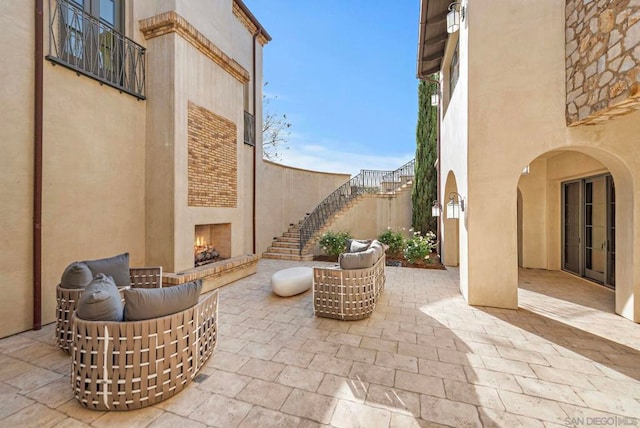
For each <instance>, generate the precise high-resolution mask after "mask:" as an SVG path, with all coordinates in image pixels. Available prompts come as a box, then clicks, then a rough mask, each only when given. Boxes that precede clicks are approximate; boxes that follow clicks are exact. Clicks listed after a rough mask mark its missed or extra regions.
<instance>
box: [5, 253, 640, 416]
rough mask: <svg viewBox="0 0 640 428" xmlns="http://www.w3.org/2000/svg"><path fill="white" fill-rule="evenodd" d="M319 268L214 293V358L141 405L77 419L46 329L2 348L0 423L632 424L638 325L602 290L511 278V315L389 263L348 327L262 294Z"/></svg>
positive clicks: (638, 371) (639, 373) (291, 300)
mask: <svg viewBox="0 0 640 428" xmlns="http://www.w3.org/2000/svg"><path fill="white" fill-rule="evenodd" d="M320 265H323V266H331V265H332V264H329V263H321V262H291V261H281V260H266V259H263V260H260V262H259V264H258V272H257V274H255V275H252V276H249V277H247V278H244V279H241V280H239V281H236V282H234V283H232V284H230V285H227V286H225V287H222V288H220V289H219V307H218V311H219V312H218V313H219V332H218V333H219V337H218V344H217V347H216V349H215V350H214V353H213V356H212V357H211V358H210V359H209V360H208V361H207V363H206V364H205V365H204V367H202V369H201V371H200V374H199V375H198V377H196V379H195V380H194V382H192V383H191V384H189V385H188V386H187V387H186V388H185V389H184V390H183V391H182V392H181V393H180V394H177V395H176V396H174V397H172V398H170V399H168V400H166V401H163V402H162V403H159V404H156V405H154V406H150V407H147V408H144V409H141V410H132V411H127V412H116V411H112V412H104V411H94V410H89V409H85V408H83V407H82V406H81V405H80V404H79V403H78V402H77V401H76V400H75V398H74V397H73V392H72V389H71V384H70V383H71V382H70V379H69V376H70V373H71V360H70V357H69V355H68V354H67V353H65V352H63V351H62V350H60V348H58V346H57V344H56V340H55V325H54V324H49V325H47V326H45V327H44V328H43V329H42V330H40V331H29V332H25V333H22V334H19V335H16V336H12V337H8V338H5V339H2V340H0V426H19V427H26V426H34V427H35V426H37V427H56V426H57V427H63V426H64V427H73V426H95V427H110V426H127V427H146V426H153V427H165V426H166V427H175V426H180V427H181V428H187V427H205V426H214V427H225V428H226V427H236V426H240V427H269V426H274V427H275V426H277V427H298V426H299V427H313V426H322V425H330V426H338V427H357V426H366V427H379V426H380V427H421V426H440V425H444V426H456V427H459V426H481V425H482V426H504V427H513V426H527V427H529V426H531V427H552V426H558V427H559V426H586V425H588V421H589V420H591V421H593V420H595V419H594V418H613V419H607V420H609V421H615V422H616V423H617V426H624V425H625V424H626V425H630V426H634V425H640V326H639V325H637V324H634V323H632V322H631V321H628V320H626V319H624V318H622V317H620V316H618V315H615V314H614V313H613V312H612V311H613V299H614V294H613V293H612V292H610V291H608V290H605V289H603V288H601V287H598V286H595V285H593V284H591V283H588V282H587V281H583V280H581V279H578V278H575V277H573V276H571V275H568V274H565V273H563V272H547V271H540V270H521V271H520V289H519V299H520V309H519V310H518V311H510V310H501V309H494V308H482V307H472V306H468V305H467V303H466V302H465V301H464V299H463V297H462V296H461V295H460V292H459V287H458V284H457V270H456V269H448V270H446V271H441V270H431V269H409V268H399V267H398V268H397V267H387V268H386V269H385V274H386V284H385V289H384V291H383V292H382V293H381V294H380V296H379V298H378V301H377V305H376V308H375V310H374V312H373V313H372V314H371V316H370V317H369V318H366V319H364V320H360V321H339V320H334V319H327V318H319V317H315V316H314V314H313V301H312V292H311V291H307V292H305V293H304V294H301V295H297V296H294V297H287V298H285V297H279V296H277V295H275V294H273V293H272V290H271V285H270V278H271V276H272V275H273V273H274V272H276V271H278V270H281V269H285V268H288V267H294V266H310V267H311V266H320ZM588 418H591V419H588ZM592 424H593V423H592ZM608 425H615V424H613V423H609V424H608Z"/></svg>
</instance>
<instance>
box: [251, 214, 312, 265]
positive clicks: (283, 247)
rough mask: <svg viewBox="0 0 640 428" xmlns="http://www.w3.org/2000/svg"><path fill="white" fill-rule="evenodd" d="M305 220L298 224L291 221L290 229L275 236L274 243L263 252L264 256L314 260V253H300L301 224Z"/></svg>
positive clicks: (280, 258) (268, 257)
mask: <svg viewBox="0 0 640 428" xmlns="http://www.w3.org/2000/svg"><path fill="white" fill-rule="evenodd" d="M303 222H304V220H300V222H298V224H294V223H291V224H290V225H289V230H287V231H286V232H285V233H283V234H282V236H279V237H277V238H273V243H272V244H271V246H270V247H269V248H267V251H265V252H264V253H263V254H262V258H264V259H277V260H298V261H311V260H313V254H309V253H304V254H300V225H301V224H302V223H303Z"/></svg>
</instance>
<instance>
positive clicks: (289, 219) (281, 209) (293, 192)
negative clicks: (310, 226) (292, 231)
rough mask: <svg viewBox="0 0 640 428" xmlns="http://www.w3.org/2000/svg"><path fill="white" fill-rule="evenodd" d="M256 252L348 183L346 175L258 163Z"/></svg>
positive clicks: (262, 249)
mask: <svg viewBox="0 0 640 428" xmlns="http://www.w3.org/2000/svg"><path fill="white" fill-rule="evenodd" d="M258 176H259V177H260V179H259V181H258V188H257V213H256V214H257V219H256V221H257V223H258V228H257V235H258V245H257V250H256V251H257V253H258V254H260V253H263V252H264V251H265V250H266V249H267V247H268V246H269V245H271V242H272V241H273V238H274V237H276V236H280V235H282V233H283V232H285V231H286V230H287V229H288V228H289V224H291V223H297V222H299V221H300V220H303V219H304V218H305V215H306V213H309V212H311V211H313V209H314V208H315V207H316V206H317V205H318V204H319V203H320V202H321V201H322V200H323V199H324V198H326V197H327V196H328V195H329V194H330V193H331V192H333V191H334V190H336V189H337V188H338V187H339V186H340V185H342V184H344V183H345V182H347V181H348V180H349V178H350V176H349V174H335V173H327V172H318V171H310V170H305V169H299V168H293V167H288V166H285V165H280V164H277V163H275V162H270V161H266V160H262V159H261V160H260V161H259V162H258Z"/></svg>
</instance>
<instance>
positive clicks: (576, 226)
mask: <svg viewBox="0 0 640 428" xmlns="http://www.w3.org/2000/svg"><path fill="white" fill-rule="evenodd" d="M562 208H563V209H562V220H563V225H562V226H563V236H562V246H563V251H562V265H563V269H564V270H567V271H569V272H573V273H575V274H577V275H580V276H583V277H585V278H588V279H591V280H593V281H596V282H599V283H601V284H604V285H606V286H608V287H612V288H614V287H615V188H614V184H613V179H612V178H611V176H610V175H600V176H596V177H589V178H584V179H581V180H575V181H570V182H566V183H563V184H562Z"/></svg>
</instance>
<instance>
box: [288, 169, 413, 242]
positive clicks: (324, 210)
mask: <svg viewBox="0 0 640 428" xmlns="http://www.w3.org/2000/svg"><path fill="white" fill-rule="evenodd" d="M414 170H415V159H414V160H411V161H409V162H407V163H406V164H404V165H403V166H401V167H400V168H398V169H397V170H395V171H376V170H367V169H363V170H361V171H360V174H358V175H356V176H354V177H352V178H351V180H349V181H347V182H346V183H344V184H343V185H341V186H340V187H338V188H337V189H336V190H334V191H333V192H332V193H331V194H330V195H329V196H327V197H326V198H325V199H324V200H323V201H322V202H320V204H319V205H318V206H317V207H316V208H315V209H314V210H313V211H312V212H311V213H310V214H309V215H308V216H307V218H305V219H304V221H303V222H302V224H301V225H300V254H302V252H303V250H304V248H305V246H306V245H307V243H308V242H309V241H310V240H311V239H312V238H313V236H314V234H316V233H317V232H318V231H319V230H320V229H321V228H322V227H323V226H324V225H325V224H326V223H327V221H328V220H329V218H331V216H333V215H334V214H335V213H337V212H338V211H340V210H341V209H342V208H343V207H345V206H346V205H347V204H348V203H349V202H351V201H352V200H353V199H355V198H356V197H358V196H359V195H363V194H365V193H371V194H385V195H393V194H395V193H396V192H397V191H398V189H399V188H400V187H401V186H402V185H403V184H405V183H408V182H409V181H412V180H413V176H414Z"/></svg>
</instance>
